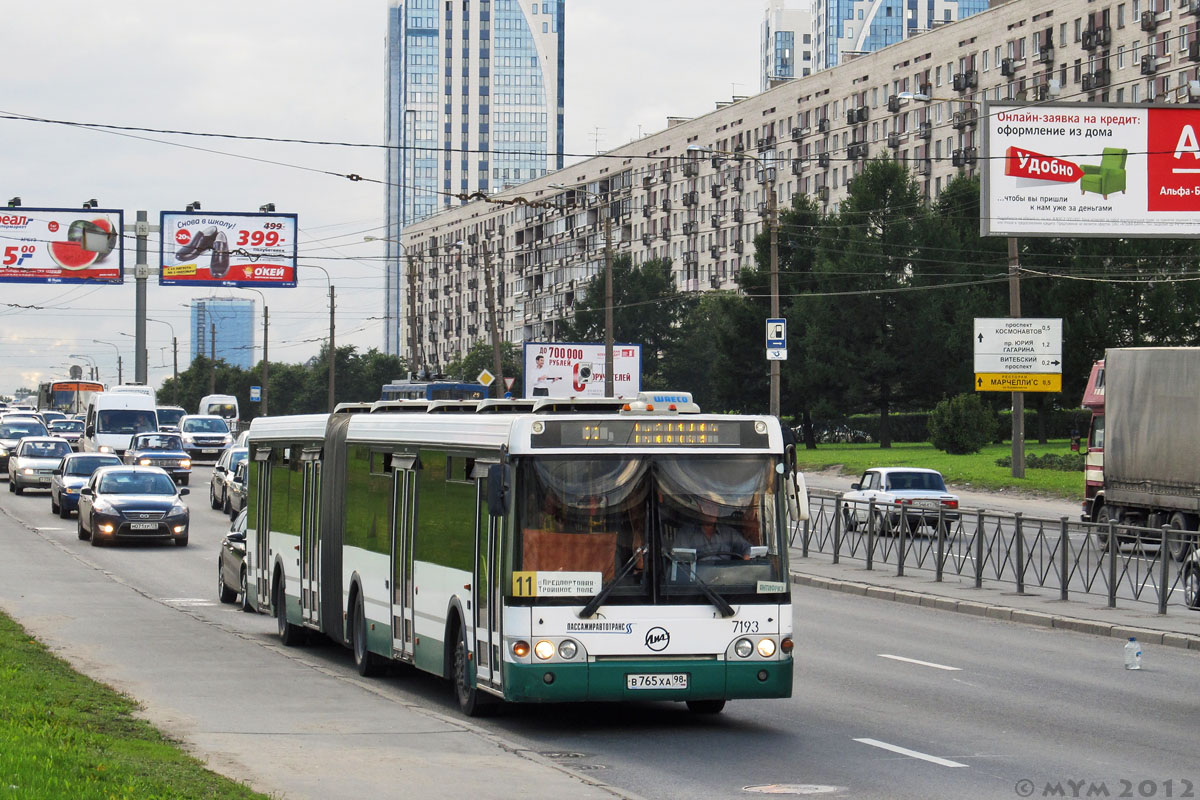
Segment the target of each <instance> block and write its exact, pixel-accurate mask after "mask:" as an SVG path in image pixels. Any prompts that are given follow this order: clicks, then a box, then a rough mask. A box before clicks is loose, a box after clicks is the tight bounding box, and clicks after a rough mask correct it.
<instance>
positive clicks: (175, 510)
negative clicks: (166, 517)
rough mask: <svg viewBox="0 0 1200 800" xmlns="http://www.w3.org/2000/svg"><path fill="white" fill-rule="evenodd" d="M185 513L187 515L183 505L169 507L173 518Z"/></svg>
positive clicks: (177, 504)
mask: <svg viewBox="0 0 1200 800" xmlns="http://www.w3.org/2000/svg"><path fill="white" fill-rule="evenodd" d="M186 513H188V510H187V506H185V505H184V504H183V503H176V504H175V505H173V506H171V516H173V517H175V516H178V515H180V514H186Z"/></svg>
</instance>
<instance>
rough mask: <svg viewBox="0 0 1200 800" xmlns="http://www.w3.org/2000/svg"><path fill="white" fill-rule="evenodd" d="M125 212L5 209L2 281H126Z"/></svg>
mask: <svg viewBox="0 0 1200 800" xmlns="http://www.w3.org/2000/svg"><path fill="white" fill-rule="evenodd" d="M123 224H124V218H123V215H122V212H121V211H119V210H117V209H106V208H0V282H4V283H122V282H123V280H124V273H123V269H122V267H123V266H124V264H125V262H124V254H123V253H122V250H121V228H122V225H123Z"/></svg>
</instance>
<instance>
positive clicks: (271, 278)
mask: <svg viewBox="0 0 1200 800" xmlns="http://www.w3.org/2000/svg"><path fill="white" fill-rule="evenodd" d="M160 219H161V225H160V229H161V231H162V238H161V242H162V244H161V249H160V250H159V261H160V263H161V265H162V266H161V267H160V269H159V277H158V282H159V283H160V284H162V285H163V286H251V287H254V288H255V289H263V288H266V287H274V286H282V287H294V286H295V285H296V227H297V224H296V215H295V214H273V213H272V214H237V213H225V212H215V213H212V212H202V211H194V212H183V211H164V212H162V215H161V217H160Z"/></svg>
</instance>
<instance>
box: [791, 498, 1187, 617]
mask: <svg viewBox="0 0 1200 800" xmlns="http://www.w3.org/2000/svg"><path fill="white" fill-rule="evenodd" d="M809 513H810V518H809V519H808V520H807V521H805V522H802V523H798V524H795V525H793V527H792V529H791V532H790V536H791V545H792V547H793V548H798V549H799V551H800V555H801V556H802V557H803V558H810V557H812V556H813V555H814V554H824V555H826V556H829V557H830V558H831V559H832V562H833V563H834V564H837V563H840V562H841V561H843V560H851V561H858V562H864V563H865V566H866V569H868V570H881V571H882V570H887V571H889V572H894V573H895V574H896V575H898V576H903V575H905V574H906V573H908V572H911V571H917V572H920V573H933V575H934V576H935V577H934V579H935V580H936V581H939V582H940V581H943V580H954V581H956V582H960V583H961V582H963V581H965V580H971V581H973V582H974V585H975V588H977V589H978V588H982V587H983V585H984V583H985V582H999V583H1004V584H1010V585H1014V586H1015V587H1016V591H1017V592H1018V593H1024V592H1025V591H1026V590H1028V589H1031V588H1033V587H1036V588H1039V589H1052V590H1057V591H1058V594H1059V599H1061V600H1068V599H1071V598H1074V597H1078V596H1079V595H1081V594H1086V595H1093V596H1101V597H1105V598H1107V602H1108V607H1109V608H1116V607H1117V604H1118V602H1122V603H1130V602H1132V603H1147V604H1149V603H1153V604H1154V605H1155V606H1156V607H1157V610H1158V613H1159V614H1166V613H1167V609H1168V607H1172V606H1173V607H1174V608H1175V609H1181V608H1186V607H1187V597H1190V598H1192V601H1193V602H1195V598H1196V595H1197V585H1198V582H1200V569H1197V566H1196V565H1195V564H1192V563H1189V562H1188V561H1184V562H1182V563H1176V562H1175V560H1174V559H1172V558H1171V556H1170V554H1169V548H1167V547H1162V542H1163V541H1164V538H1163V537H1164V536H1167V537H1173V536H1181V537H1194V536H1195V534H1194V533H1189V532H1187V531H1180V530H1177V529H1173V528H1169V527H1167V526H1164V527H1163V528H1161V529H1160V528H1144V527H1137V526H1132V525H1123V524H1118V523H1114V522H1105V523H1092V522H1082V521H1079V520H1073V519H1071V518H1068V517H1062V518H1060V519H1039V518H1035V517H1028V516H1024V515H1022V514H1020V513H1012V514H1009V513H999V512H995V511H986V510H967V509H959V510H955V509H946V508H938V509H932V508H930V509H919V508H913V507H911V506H907V505H900V506H892V505H877V504H876V503H875V502H874V501H871V502H870V503H861V502H854V501H845V500H843V499H842V498H841V495H840V494H838V493H833V492H827V491H822V490H818V489H813V490H810V492H809ZM1167 541H1168V542H1170V541H1171V540H1170V539H1167ZM1188 541H1189V542H1191V541H1194V540H1193V539H1190V538H1189V539H1188Z"/></svg>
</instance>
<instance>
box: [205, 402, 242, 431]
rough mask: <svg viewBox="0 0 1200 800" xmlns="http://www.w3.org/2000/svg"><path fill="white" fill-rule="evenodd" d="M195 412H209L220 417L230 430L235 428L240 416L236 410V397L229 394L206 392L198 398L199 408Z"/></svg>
mask: <svg viewBox="0 0 1200 800" xmlns="http://www.w3.org/2000/svg"><path fill="white" fill-rule="evenodd" d="M196 413H197V414H210V415H215V416H218V417H221V418H222V419H224V420H225V424H227V425H228V426H229V429H230V430H234V429H236V428H237V424H238V420H239V419H240V418H241V415H240V413H239V412H238V399H237V398H236V397H234V396H233V395H231V394H206V395H204V397H201V398H200V410H199V411H197V412H196Z"/></svg>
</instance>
